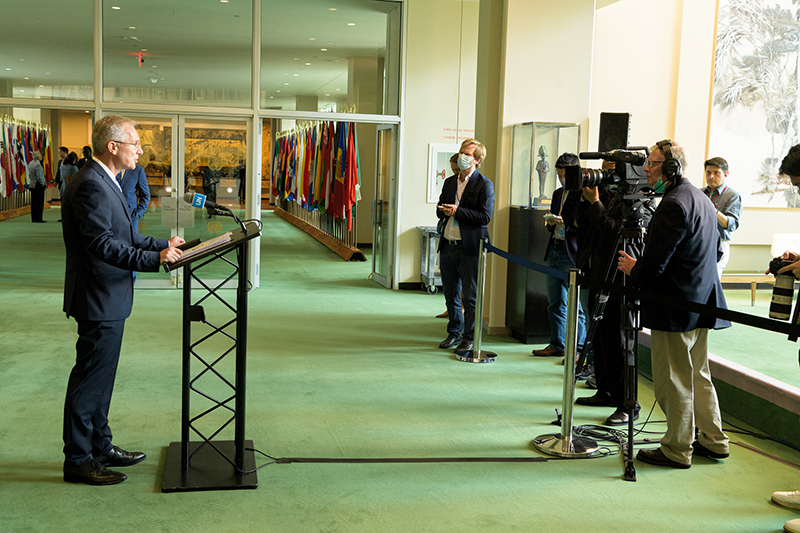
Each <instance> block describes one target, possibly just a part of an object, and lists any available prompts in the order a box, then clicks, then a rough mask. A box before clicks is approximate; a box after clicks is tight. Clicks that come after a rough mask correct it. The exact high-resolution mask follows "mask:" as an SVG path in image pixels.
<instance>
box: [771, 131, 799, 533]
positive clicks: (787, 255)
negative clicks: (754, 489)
mask: <svg viewBox="0 0 800 533" xmlns="http://www.w3.org/2000/svg"><path fill="white" fill-rule="evenodd" d="M778 172H779V173H780V174H781V175H783V176H786V177H788V178H789V179H790V180H791V182H792V185H794V186H795V187H800V144H797V145H795V146H792V147H791V148H790V149H789V153H788V154H786V157H784V158H783V161H781V166H780V169H779V171H778ZM781 259H784V260H786V261H791V262H792V263H791V264H790V265H786V266H784V267H782V268H780V269H779V270H778V274H786V273H791V274H793V275H794V277H795V278H798V279H800V253H798V252H790V251H787V252H784V254H783V255H782V256H781ZM768 272H769V271H768ZM772 501H774V502H775V503H777V504H778V505H781V506H783V507H788V508H789V509H800V490H796V491H791V492H783V491H778V492H774V493H772ZM783 529H784V531H790V532H800V518H798V519H794V520H789V521H788V522H786V523H785V524H784V526H783Z"/></svg>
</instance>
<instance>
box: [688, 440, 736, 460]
mask: <svg viewBox="0 0 800 533" xmlns="http://www.w3.org/2000/svg"><path fill="white" fill-rule="evenodd" d="M692 455H699V456H700V457H711V458H712V459H725V458H727V457H730V456H731V454H729V453H727V452H726V453H717V452H712V451H711V450H709V449H708V448H706V447H705V446H703V445H702V444H700V443H699V442H698V441H694V442H693V443H692Z"/></svg>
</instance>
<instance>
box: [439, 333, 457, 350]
mask: <svg viewBox="0 0 800 533" xmlns="http://www.w3.org/2000/svg"><path fill="white" fill-rule="evenodd" d="M460 341H461V335H455V334H453V333H451V334H449V335H448V336H447V338H446V339H445V340H443V341H442V342H441V343H440V344H439V348H441V349H442V350H447V349H448V348H452V347H453V346H455V345H456V344H458V343H459V342H460Z"/></svg>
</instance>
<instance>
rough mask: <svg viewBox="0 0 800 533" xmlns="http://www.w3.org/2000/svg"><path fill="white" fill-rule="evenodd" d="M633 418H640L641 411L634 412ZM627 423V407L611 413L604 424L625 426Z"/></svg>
mask: <svg viewBox="0 0 800 533" xmlns="http://www.w3.org/2000/svg"><path fill="white" fill-rule="evenodd" d="M633 419H634V420H639V411H634V412H633ZM627 424H628V410H627V409H617V410H616V411H614V412H613V413H612V414H611V416H609V417H608V418H606V421H605V422H604V423H603V425H604V426H625V425H627Z"/></svg>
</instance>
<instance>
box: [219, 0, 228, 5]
mask: <svg viewBox="0 0 800 533" xmlns="http://www.w3.org/2000/svg"><path fill="white" fill-rule="evenodd" d="M219 3H220V4H227V3H228V0H219Z"/></svg>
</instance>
